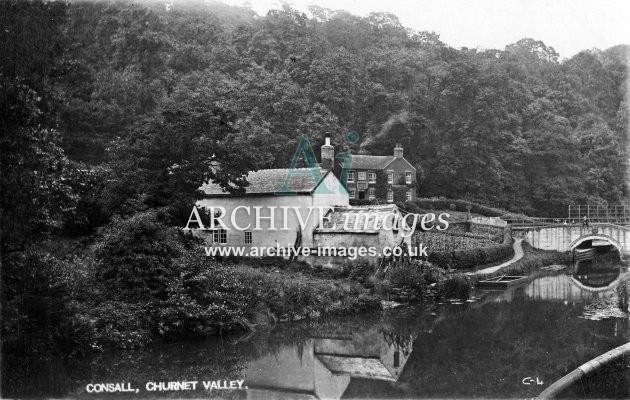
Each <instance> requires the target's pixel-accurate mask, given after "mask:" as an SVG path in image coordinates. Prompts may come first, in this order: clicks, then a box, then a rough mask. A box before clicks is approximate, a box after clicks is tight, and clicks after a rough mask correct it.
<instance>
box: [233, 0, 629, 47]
mask: <svg viewBox="0 0 630 400" xmlns="http://www.w3.org/2000/svg"><path fill="white" fill-rule="evenodd" d="M222 1H223V2H225V3H228V4H232V5H243V4H249V5H250V6H251V8H252V9H254V10H255V11H256V12H257V13H258V14H260V15H265V14H266V13H267V11H268V10H270V9H274V8H280V5H281V2H280V1H278V0H249V1H245V0H222ZM288 3H289V4H291V5H292V6H293V7H294V8H297V9H299V10H303V11H307V10H308V5H311V4H313V5H318V6H322V7H325V8H330V9H333V10H339V9H342V10H346V11H349V12H351V13H353V14H357V15H361V16H365V15H367V14H369V13H370V12H373V11H388V12H391V13H393V14H395V15H396V16H398V18H399V20H400V22H401V23H402V24H403V25H404V26H405V27H408V28H412V29H414V30H426V31H435V32H436V33H438V34H439V35H440V39H441V40H442V41H443V42H445V43H446V44H448V45H450V46H452V47H455V48H460V47H470V48H482V49H488V48H494V49H503V48H504V47H505V46H506V45H507V44H510V43H514V42H516V41H518V40H519V39H522V38H525V37H531V38H534V39H537V40H542V41H543V42H544V43H545V44H546V45H548V46H552V47H553V48H554V49H556V51H557V52H558V53H560V56H561V57H567V58H568V57H571V56H573V55H574V54H576V53H578V52H579V51H580V50H584V49H591V48H593V47H598V48H600V49H606V48H608V47H611V46H614V45H616V44H622V43H623V44H630V0H432V1H427V0H415V1H411V0H289V1H288Z"/></svg>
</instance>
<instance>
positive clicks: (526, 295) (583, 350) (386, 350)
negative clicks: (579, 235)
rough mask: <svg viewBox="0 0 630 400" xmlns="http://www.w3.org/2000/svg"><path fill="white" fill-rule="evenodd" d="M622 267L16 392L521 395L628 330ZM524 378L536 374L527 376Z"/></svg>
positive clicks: (580, 271)
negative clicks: (228, 385)
mask: <svg viewBox="0 0 630 400" xmlns="http://www.w3.org/2000/svg"><path fill="white" fill-rule="evenodd" d="M600 261H601V262H600ZM627 275H628V272H627V268H625V267H620V264H619V263H618V262H615V261H611V260H608V261H605V262H604V261H602V260H600V259H597V260H591V261H588V260H583V261H580V262H579V263H577V264H575V265H571V266H566V267H565V268H560V267H558V268H552V269H549V270H546V271H538V272H536V274H534V275H533V276H532V279H531V280H529V281H528V282H525V284H524V285H523V286H520V287H512V288H510V289H508V290H506V291H498V292H497V291H495V292H492V291H484V292H477V293H476V295H477V296H479V297H481V301H478V302H476V303H464V304H459V305H455V304H444V305H441V306H434V307H431V308H426V307H405V308H398V309H394V310H389V311H386V312H378V313H370V314H363V315H355V316H346V317H342V318H328V319H320V320H314V321H300V322H295V323H286V324H279V325H277V326H276V327H275V328H274V329H273V330H271V331H266V332H258V333H256V334H254V335H251V336H247V337H243V338H223V339H213V340H208V341H203V342H196V343H195V342H188V343H177V344H171V345H159V346H153V347H151V348H146V349H140V350H136V351H131V352H129V351H128V352H110V353H105V354H100V355H97V356H95V357H93V358H90V359H86V360H81V361H79V362H72V363H67V364H64V365H63V366H57V367H55V368H51V369H50V371H48V373H49V375H47V374H39V375H38V376H39V378H38V379H39V380H36V379H30V378H29V380H28V381H29V382H30V385H29V386H24V389H23V392H22V393H24V395H34V396H40V397H53V396H54V397H64V396H68V395H71V396H75V397H84V398H90V399H91V398H94V396H93V395H89V394H87V393H86V392H85V385H86V384H87V383H90V382H129V381H131V382H132V383H133V385H134V387H143V385H144V384H145V382H149V381H176V380H209V379H244V380H245V386H247V387H248V389H246V390H245V391H240V392H238V393H234V392H230V393H228V392H214V393H209V392H205V391H196V392H162V393H155V392H152V393H148V392H140V393H139V394H138V395H136V396H135V397H146V398H148V397H150V398H154V397H156V396H159V397H163V398H164V397H176V398H181V397H201V398H207V397H220V398H224V397H226V396H228V397H230V398H245V397H246V398H250V399H257V398H274V399H315V398H321V399H339V398H342V399H348V398H446V397H449V398H451V397H454V398H471V397H482V398H531V397H535V396H537V395H538V394H539V393H540V392H541V391H542V390H543V389H544V388H545V387H546V385H548V384H550V383H551V382H553V381H555V380H556V379H559V378H560V377H562V376H563V375H565V374H567V373H568V372H570V371H571V370H573V369H574V368H576V367H577V366H579V365H581V364H582V363H584V362H586V361H588V360H590V359H592V358H594V357H596V356H598V355H599V354H602V353H604V352H606V351H608V350H610V349H612V348H614V347H617V346H619V345H621V344H623V343H625V342H627V341H628V340H630V320H629V319H628V316H627V314H624V313H622V312H621V311H619V309H618V308H617V307H614V308H616V310H617V311H616V314H615V313H613V312H612V311H610V307H609V305H610V304H613V306H614V305H615V304H616V302H615V300H614V298H615V295H616V294H615V293H616V291H615V289H613V288H612V285H614V284H615V282H620V281H623V280H625V279H627ZM626 308H627V307H626ZM602 310H608V311H602ZM609 311H610V313H609V314H607V315H606V312H609ZM593 316H595V317H593ZM526 377H538V378H539V379H540V380H541V381H542V382H543V384H542V385H540V386H539V385H536V384H534V385H525V384H523V383H522V382H523V379H524V378H526ZM19 387H21V386H19ZM51 388H54V391H53V390H51ZM26 390H30V392H26ZM602 393H603V392H602ZM24 395H23V396H24ZM16 396H17V395H16ZM23 396H21V397H23ZM18 397H19V396H18ZM108 397H111V396H109V395H108Z"/></svg>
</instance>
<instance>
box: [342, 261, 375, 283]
mask: <svg viewBox="0 0 630 400" xmlns="http://www.w3.org/2000/svg"><path fill="white" fill-rule="evenodd" d="M372 274H374V267H373V266H371V265H369V264H368V263H358V264H353V265H351V266H350V267H349V271H348V278H349V279H352V280H354V281H357V282H360V283H365V282H367V280H368V279H369V277H370V276H372Z"/></svg>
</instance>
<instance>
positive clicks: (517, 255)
mask: <svg viewBox="0 0 630 400" xmlns="http://www.w3.org/2000/svg"><path fill="white" fill-rule="evenodd" d="M522 243H523V239H516V240H514V244H512V247H513V248H514V257H512V259H511V260H510V261H506V262H504V263H503V264H500V265H497V266H496V267H488V268H484V269H480V270H479V271H474V272H470V273H469V274H470V275H487V274H492V273H494V272H497V271H498V270H500V269H501V268H504V267H507V266H508V265H510V264H513V263H515V262H517V261H518V260H520V259H521V258H523V244H522Z"/></svg>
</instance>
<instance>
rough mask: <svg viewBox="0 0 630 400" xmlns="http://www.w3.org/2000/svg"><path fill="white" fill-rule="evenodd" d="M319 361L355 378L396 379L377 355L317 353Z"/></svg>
mask: <svg viewBox="0 0 630 400" xmlns="http://www.w3.org/2000/svg"><path fill="white" fill-rule="evenodd" d="M316 357H317V358H318V359H319V361H321V362H322V364H324V365H325V366H326V368H327V369H328V370H329V371H330V372H332V373H333V374H343V375H350V376H351V377H353V378H363V379H378V380H384V381H393V382H395V381H396V378H395V377H394V376H393V375H392V374H391V372H389V370H388V369H387V367H385V365H383V362H382V361H381V360H380V359H378V358H376V357H353V356H341V355H329V354H316Z"/></svg>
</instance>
